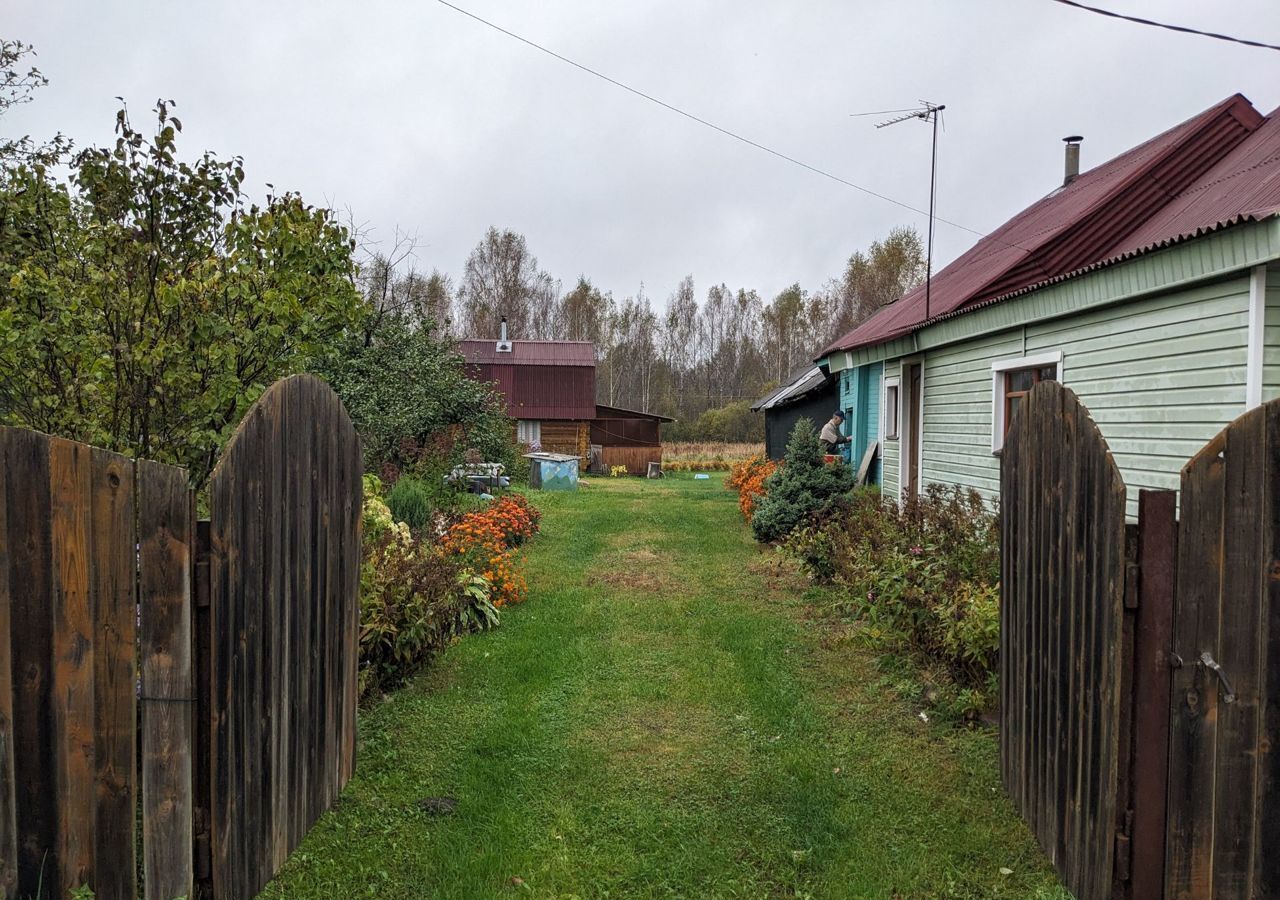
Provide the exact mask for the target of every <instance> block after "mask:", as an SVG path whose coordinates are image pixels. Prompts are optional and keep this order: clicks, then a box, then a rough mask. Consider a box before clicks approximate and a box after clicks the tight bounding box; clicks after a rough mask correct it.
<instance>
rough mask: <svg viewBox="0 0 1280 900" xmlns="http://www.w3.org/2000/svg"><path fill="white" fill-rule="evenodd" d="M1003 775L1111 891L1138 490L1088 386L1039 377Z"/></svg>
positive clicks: (1017, 480)
mask: <svg viewBox="0 0 1280 900" xmlns="http://www.w3.org/2000/svg"><path fill="white" fill-rule="evenodd" d="M1001 541H1002V548H1001V549H1002V578H1001V590H1002V602H1001V638H1000V640H1001V646H1000V666H1001V691H1002V704H1001V774H1002V778H1003V781H1004V784H1005V788H1006V790H1007V791H1008V793H1009V795H1010V797H1012V798H1013V800H1014V802H1015V804H1016V805H1017V806H1018V808H1019V811H1020V812H1021V813H1022V815H1023V817H1024V818H1025V819H1026V820H1027V822H1028V823H1029V824H1030V825H1031V828H1032V830H1033V831H1034V832H1035V834H1036V837H1037V838H1038V839H1039V841H1040V844H1041V846H1042V847H1043V848H1044V850H1045V852H1046V853H1047V854H1048V855H1049V857H1050V858H1051V859H1052V860H1053V862H1054V864H1055V866H1056V867H1057V868H1058V871H1059V873H1061V875H1062V878H1063V881H1064V882H1065V883H1066V885H1067V886H1068V887H1069V888H1070V889H1071V890H1072V891H1073V892H1074V893H1075V894H1076V896H1077V897H1080V898H1082V900H1092V898H1101V897H1109V896H1111V892H1112V888H1113V884H1112V878H1113V871H1114V861H1115V846H1114V841H1115V834H1116V822H1117V818H1118V816H1117V805H1116V791H1117V783H1118V779H1119V772H1120V767H1121V760H1120V749H1121V748H1120V732H1119V727H1118V723H1119V718H1120V702H1121V688H1122V678H1123V670H1122V665H1121V663H1122V654H1123V642H1124V636H1125V632H1124V585H1125V561H1126V557H1125V488H1124V482H1123V480H1122V479H1121V477H1120V473H1119V470H1118V469H1117V467H1116V465H1115V462H1114V461H1113V460H1112V458H1111V454H1110V452H1109V451H1108V449H1107V446H1106V442H1105V441H1104V440H1103V439H1102V435H1101V434H1100V433H1099V431H1098V429H1097V426H1096V425H1095V424H1094V423H1093V421H1092V419H1091V418H1090V417H1089V415H1088V411H1087V410H1086V409H1085V408H1084V407H1083V406H1082V405H1081V404H1080V402H1079V400H1078V399H1077V398H1076V396H1075V394H1074V393H1072V392H1071V391H1070V390H1068V389H1066V388H1064V387H1062V386H1061V385H1059V384H1057V383H1055V382H1042V383H1040V384H1038V385H1036V387H1035V389H1034V390H1033V391H1032V393H1031V395H1030V396H1029V398H1028V401H1027V402H1026V403H1025V404H1024V405H1023V409H1022V410H1020V411H1019V412H1018V413H1017V418H1016V419H1015V420H1014V423H1013V426H1012V428H1011V430H1010V432H1009V435H1008V437H1007V439H1006V442H1005V446H1004V450H1003V453H1002V458H1001Z"/></svg>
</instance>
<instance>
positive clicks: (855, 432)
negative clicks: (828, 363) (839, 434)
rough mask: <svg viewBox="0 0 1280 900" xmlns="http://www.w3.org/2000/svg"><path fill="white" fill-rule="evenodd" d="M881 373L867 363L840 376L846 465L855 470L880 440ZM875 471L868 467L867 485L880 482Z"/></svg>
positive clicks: (879, 367)
mask: <svg viewBox="0 0 1280 900" xmlns="http://www.w3.org/2000/svg"><path fill="white" fill-rule="evenodd" d="M883 371H884V365H883V364H882V363H871V364H869V365H866V366H859V367H858V368H856V369H846V370H844V371H843V372H841V373H840V408H841V409H842V410H844V414H845V429H844V430H845V434H847V435H848V436H849V438H850V444H849V462H850V464H851V465H852V466H853V467H854V468H855V469H856V468H857V467H858V466H859V465H860V464H861V463H862V457H863V455H864V454H866V452H867V447H869V446H871V444H872V443H874V442H876V441H878V440H880V404H881V402H882V397H881V382H882V378H881V373H882V372H883ZM881 450H882V455H883V448H881ZM878 469H879V467H878V466H873V467H872V470H871V473H870V475H869V476H868V481H869V482H870V483H871V484H879V483H880V473H879V471H878Z"/></svg>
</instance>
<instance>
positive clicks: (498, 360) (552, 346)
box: [458, 338, 596, 368]
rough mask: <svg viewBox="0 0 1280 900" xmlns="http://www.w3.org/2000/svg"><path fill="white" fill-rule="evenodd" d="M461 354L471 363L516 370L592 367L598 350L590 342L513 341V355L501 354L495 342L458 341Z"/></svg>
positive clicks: (473, 339)
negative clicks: (510, 367) (518, 367)
mask: <svg viewBox="0 0 1280 900" xmlns="http://www.w3.org/2000/svg"><path fill="white" fill-rule="evenodd" d="M458 352H459V353H461V354H462V358H463V359H465V360H466V361H467V362H469V363H490V364H497V365H515V366H591V367H593V368H594V367H595V364H596V348H595V345H594V344H592V343H591V342H590V341H511V352H510V353H505V352H504V353H499V352H498V342H497V341H496V340H493V341H486V340H477V339H475V338H468V339H467V340H465V341H458Z"/></svg>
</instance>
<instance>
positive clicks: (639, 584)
mask: <svg viewBox="0 0 1280 900" xmlns="http://www.w3.org/2000/svg"><path fill="white" fill-rule="evenodd" d="M586 583H587V586H588V587H600V586H603V587H607V588H611V589H613V590H624V591H632V592H635V593H642V594H658V593H664V592H666V591H669V590H671V589H672V587H673V586H674V585H675V579H674V577H673V576H672V574H671V572H670V570H669V569H668V568H667V567H666V566H664V564H663V558H662V557H661V556H660V555H659V554H658V553H656V552H654V551H653V550H650V549H648V548H640V549H636V550H626V551H623V552H620V553H611V554H608V555H607V556H606V557H605V558H604V559H603V560H602V562H601V564H600V565H599V566H596V567H595V568H593V569H592V570H591V571H589V572H588V573H587V580H586Z"/></svg>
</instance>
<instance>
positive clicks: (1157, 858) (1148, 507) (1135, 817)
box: [1125, 491, 1178, 900]
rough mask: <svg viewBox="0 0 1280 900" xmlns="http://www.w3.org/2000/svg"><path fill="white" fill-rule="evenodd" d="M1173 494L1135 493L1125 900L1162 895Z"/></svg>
mask: <svg viewBox="0 0 1280 900" xmlns="http://www.w3.org/2000/svg"><path fill="white" fill-rule="evenodd" d="M1176 510H1177V493H1176V492H1174V491H1141V492H1139V494H1138V558H1137V569H1136V575H1137V584H1136V585H1134V587H1135V588H1136V593H1135V594H1134V596H1133V599H1132V601H1128V600H1127V601H1126V604H1125V605H1126V606H1133V607H1134V610H1133V611H1134V641H1133V669H1132V671H1133V694H1132V697H1133V707H1132V710H1133V718H1132V726H1131V729H1132V730H1131V735H1132V739H1131V741H1130V748H1131V750H1130V755H1129V772H1130V775H1129V791H1130V796H1129V813H1128V815H1127V816H1126V819H1127V824H1128V826H1129V854H1130V864H1129V873H1130V882H1129V897H1130V900H1161V898H1163V896H1164V848H1165V828H1166V815H1167V806H1168V790H1169V696H1170V689H1171V685H1172V677H1171V671H1170V667H1169V654H1170V652H1171V648H1172V646H1173V594H1174V586H1175V583H1176V577H1175V576H1176V572H1177V545H1178V523H1177V512H1176Z"/></svg>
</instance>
